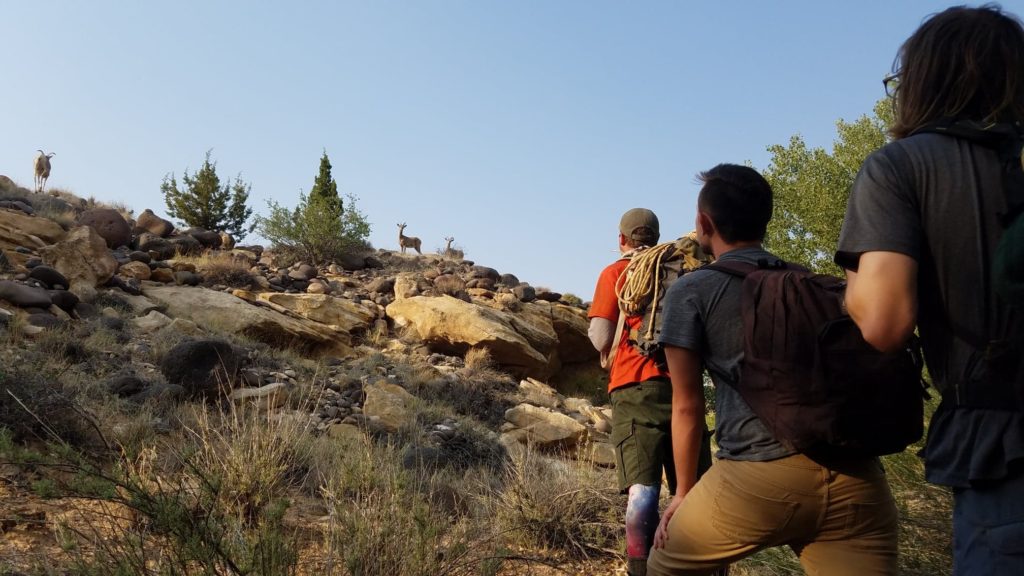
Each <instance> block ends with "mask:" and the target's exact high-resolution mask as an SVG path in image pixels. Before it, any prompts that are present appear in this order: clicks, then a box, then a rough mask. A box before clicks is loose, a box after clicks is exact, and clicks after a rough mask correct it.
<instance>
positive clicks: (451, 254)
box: [441, 236, 462, 260]
mask: <svg viewBox="0 0 1024 576" xmlns="http://www.w3.org/2000/svg"><path fill="white" fill-rule="evenodd" d="M444 241H445V242H446V244H445V245H444V252H442V253H441V255H442V256H444V257H445V258H454V259H457V260H461V259H462V250H460V249H458V248H452V242H454V241H455V237H454V236H446V237H445V239H444Z"/></svg>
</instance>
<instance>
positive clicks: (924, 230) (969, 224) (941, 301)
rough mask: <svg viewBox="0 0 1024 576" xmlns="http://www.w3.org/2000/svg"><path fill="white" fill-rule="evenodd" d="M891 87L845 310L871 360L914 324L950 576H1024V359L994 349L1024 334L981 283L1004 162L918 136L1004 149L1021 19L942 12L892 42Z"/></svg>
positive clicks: (848, 226) (996, 220) (1019, 119)
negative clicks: (928, 389)
mask: <svg viewBox="0 0 1024 576" xmlns="http://www.w3.org/2000/svg"><path fill="white" fill-rule="evenodd" d="M888 80H891V81H893V82H897V83H896V84H895V85H894V86H893V85H889V84H887V86H886V87H887V88H893V87H894V89H895V92H894V93H892V94H890V95H891V96H893V97H894V101H893V109H894V111H895V115H894V122H893V125H892V126H891V127H890V132H891V134H892V136H893V138H894V140H893V141H892V142H890V143H889V144H887V145H886V146H884V147H883V148H881V149H880V150H878V151H876V152H875V153H874V154H872V155H871V156H869V157H868V159H867V160H866V161H865V162H864V165H863V166H862V167H861V170H860V173H859V174H858V175H857V179H856V180H855V181H854V184H853V188H852V189H851V191H850V199H849V204H848V205H847V209H846V217H845V220H844V221H843V229H842V232H841V234H840V237H839V246H838V251H837V252H836V256H835V261H836V263H837V264H839V265H840V266H842V267H843V268H845V269H846V270H847V279H848V282H849V285H848V288H847V291H846V306H847V309H848V310H849V312H850V316H851V317H852V318H853V320H854V321H855V322H856V323H857V326H858V327H859V328H860V329H861V331H862V332H863V334H864V339H865V340H867V341H868V342H869V343H871V344H872V345H873V346H875V347H876V348H878V349H880V350H893V349H897V348H899V347H900V346H901V345H902V343H903V342H904V341H905V340H906V338H907V337H908V336H909V335H910V334H911V333H913V332H914V329H915V327H916V328H917V331H918V333H919V334H920V336H921V345H922V349H923V350H924V356H925V361H926V362H927V364H928V371H929V373H930V374H931V376H932V380H933V382H934V384H935V387H936V388H938V390H939V391H940V392H941V394H942V402H941V404H939V407H938V409H936V411H935V414H934V415H933V416H932V418H931V421H930V422H929V425H928V441H927V444H926V445H925V449H924V451H923V456H924V458H925V475H926V477H927V479H928V480H929V481H931V482H935V483H937V484H942V485H945V486H950V487H952V489H953V572H954V573H955V574H958V575H959V574H1024V497H1022V495H1024V405H1022V403H1021V401H1020V400H1019V399H1018V398H1017V396H1016V394H1015V390H1014V387H1013V378H1014V377H1018V378H1019V377H1020V373H1021V371H1024V362H1022V361H1021V360H1020V358H1021V356H1022V354H1021V350H1020V349H1019V348H1018V349H1016V350H1014V349H1013V348H1012V347H1008V348H1004V346H1006V345H1007V344H1008V343H1009V342H1011V341H1012V340H1013V339H1014V337H1015V336H1014V335H1016V337H1017V338H1019V337H1020V335H1021V334H1024V317H1022V316H1024V314H1021V311H1020V309H1019V308H1017V309H1016V310H1015V309H1014V307H1013V306H1011V305H1010V303H1009V302H1005V301H1001V300H1000V297H999V296H998V294H997V292H996V290H995V289H994V287H993V282H992V275H991V271H992V261H993V254H994V253H995V250H996V246H997V245H998V243H999V242H1000V239H1001V237H1002V234H1003V226H1002V224H1001V222H1000V215H1001V214H1004V213H1005V212H1006V211H1007V195H1006V194H1005V193H1004V190H1003V182H1002V180H1003V177H1004V175H1003V167H1002V165H1001V164H1000V160H999V157H998V154H997V151H996V149H993V148H989V147H987V146H985V145H981V144H979V143H976V142H973V141H971V140H968V139H965V138H956V137H953V136H949V135H945V134H938V133H932V132H930V131H929V130H930V129H932V128H933V127H935V126H937V125H945V126H952V125H959V126H965V127H971V128H972V129H973V130H984V131H985V132H986V133H987V135H988V136H989V137H990V138H993V139H998V138H999V137H1000V135H1009V138H1010V139H1011V140H1010V143H1011V144H1013V143H1014V140H1015V139H1016V133H1017V131H1018V130H1019V129H1020V127H1021V125H1022V123H1024V25H1022V24H1021V22H1020V20H1019V19H1018V18H1017V17H1015V16H1013V15H1011V14H1007V13H1004V12H1002V11H1001V10H1000V9H999V8H998V7H996V6H991V5H989V6H983V7H980V8H967V7H963V6H960V7H954V8H950V9H948V10H945V11H943V12H940V13H938V14H936V15H934V16H932V17H930V18H929V19H928V20H926V21H925V22H924V23H923V24H922V25H921V27H920V28H918V29H917V31H915V32H914V34H913V35H911V36H910V38H909V39H907V41H906V42H905V43H904V44H903V47H902V48H900V52H899V59H898V61H897V68H896V71H895V72H894V74H892V75H890V76H889V78H888ZM890 91H891V90H890ZM993 143H994V142H993ZM997 148H998V146H997Z"/></svg>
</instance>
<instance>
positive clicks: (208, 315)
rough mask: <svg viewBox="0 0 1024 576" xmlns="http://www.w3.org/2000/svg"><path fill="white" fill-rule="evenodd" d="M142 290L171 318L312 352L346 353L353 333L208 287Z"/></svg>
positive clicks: (147, 286)
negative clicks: (284, 313)
mask: <svg viewBox="0 0 1024 576" xmlns="http://www.w3.org/2000/svg"><path fill="white" fill-rule="evenodd" d="M143 293H144V294H145V296H147V297H148V298H150V299H151V300H153V301H155V302H157V303H159V304H161V305H162V306H163V307H164V309H165V310H164V311H165V313H166V314H168V315H169V316H171V317H175V318H185V319H188V320H191V321H193V322H195V323H196V324H198V325H200V326H208V327H213V328H216V329H218V330H221V331H224V332H229V333H235V334H243V335H245V336H248V337H250V338H252V339H254V340H257V341H259V342H263V343H266V344H269V345H271V346H276V347H279V348H295V349H297V350H300V351H306V352H309V353H312V354H320V355H333V356H339V357H341V356H347V355H349V354H350V353H351V352H352V348H351V346H350V344H351V336H349V335H348V334H344V333H341V332H338V331H337V330H333V329H331V328H330V327H328V326H326V325H324V324H320V323H318V322H312V321H309V320H303V319H299V318H292V317H289V316H285V315H283V314H281V313H279V312H276V311H274V310H271V309H268V308H264V307H260V306H253V305H252V304H249V303H248V302H246V301H245V300H243V299H241V298H239V297H237V296H233V295H231V294H227V293H225V292H218V291H215V290H209V289H207V288H199V287H187V286H165V285H160V284H155V283H145V284H144V286H143Z"/></svg>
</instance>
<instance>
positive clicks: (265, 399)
mask: <svg viewBox="0 0 1024 576" xmlns="http://www.w3.org/2000/svg"><path fill="white" fill-rule="evenodd" d="M228 397H229V398H230V399H231V401H232V402H234V403H236V404H250V405H252V406H256V407H257V408H259V409H260V410H263V411H266V412H269V411H271V410H276V409H278V408H280V407H281V406H284V404H285V402H286V401H287V400H288V385H287V384H285V383H284V382H274V383H272V384H267V385H266V386H260V387H259V388H236V389H234V390H232V391H231V394H230V395H229V396H228Z"/></svg>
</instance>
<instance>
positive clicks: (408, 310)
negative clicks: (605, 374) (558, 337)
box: [387, 286, 554, 379]
mask: <svg viewBox="0 0 1024 576" xmlns="http://www.w3.org/2000/svg"><path fill="white" fill-rule="evenodd" d="M397 290H398V288H397V286H396V291H397ZM387 314H388V317H389V318H391V319H393V320H394V322H395V324H396V325H398V326H400V327H405V326H408V327H409V329H410V330H412V331H413V332H414V333H415V334H416V336H417V337H418V338H419V339H420V340H422V341H423V342H424V343H425V344H426V345H427V346H428V347H430V348H431V349H432V350H437V351H439V352H448V353H451V352H455V353H458V354H464V353H465V352H466V351H467V350H469V349H471V348H486V349H487V350H488V351H489V352H490V353H491V357H492V358H493V359H494V360H495V362H497V363H498V364H500V365H501V366H502V367H503V368H505V369H507V370H509V371H511V372H513V373H516V374H519V375H523V376H536V377H539V378H542V379H543V378H547V376H548V375H549V374H548V373H549V371H550V361H551V359H550V357H549V356H547V355H546V354H545V353H544V352H541V351H540V350H539V349H538V348H535V347H534V345H536V344H538V343H540V342H547V343H549V344H552V345H553V344H554V331H553V330H552V333H551V337H550V338H546V336H545V335H544V334H543V333H542V332H541V331H539V330H534V329H532V328H531V327H529V325H528V324H527V323H525V322H523V321H522V320H521V319H516V318H515V317H514V316H513V315H512V314H509V313H506V312H502V311H499V310H494V309H491V308H487V307H484V306H477V305H475V304H470V303H467V302H464V301H462V300H459V299H457V298H453V297H451V296H441V297H438V298H430V297H425V296H414V297H411V298H403V299H400V300H395V301H394V302H392V303H391V304H389V305H388V307H387ZM517 326H518V328H519V329H521V330H524V332H526V333H527V334H528V335H529V336H530V338H528V337H527V336H526V335H524V334H521V333H520V332H518V331H517V329H516V328H517ZM531 340H532V343H531ZM550 348H552V349H553V346H550Z"/></svg>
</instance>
